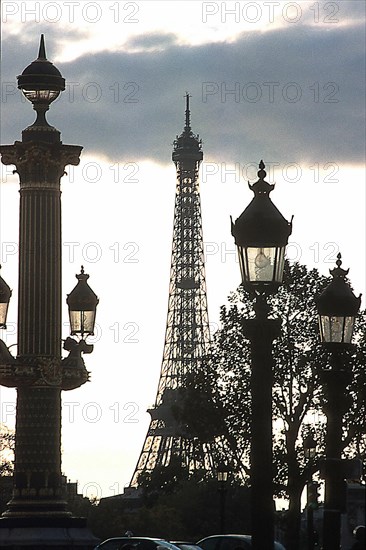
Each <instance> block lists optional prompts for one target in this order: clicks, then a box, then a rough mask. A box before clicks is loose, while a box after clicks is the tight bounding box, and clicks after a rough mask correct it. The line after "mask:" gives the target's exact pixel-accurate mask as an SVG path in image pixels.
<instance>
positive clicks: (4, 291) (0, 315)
mask: <svg viewBox="0 0 366 550" xmlns="http://www.w3.org/2000/svg"><path fill="white" fill-rule="evenodd" d="M0 269H1V265H0ZM10 297H11V290H10V287H9V285H8V284H7V283H6V282H5V281H4V279H3V278H2V277H1V276H0V328H6V317H7V315H8V307H9V302H10Z"/></svg>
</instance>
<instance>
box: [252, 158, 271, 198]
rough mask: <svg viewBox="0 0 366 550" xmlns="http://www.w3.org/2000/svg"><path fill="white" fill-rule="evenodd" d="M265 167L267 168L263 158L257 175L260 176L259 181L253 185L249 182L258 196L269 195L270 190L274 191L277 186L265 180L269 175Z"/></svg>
mask: <svg viewBox="0 0 366 550" xmlns="http://www.w3.org/2000/svg"><path fill="white" fill-rule="evenodd" d="M264 168H265V164H264V162H263V160H261V161H260V163H259V170H258V172H257V176H258V178H259V179H258V181H256V182H255V183H253V185H250V183H249V182H248V185H249V189H250V190H251V191H253V193H254V194H255V196H256V197H257V196H258V195H269V194H270V192H271V191H273V189H274V187H275V186H274V185H271V184H269V183H268V182H266V181H265V180H264V178H265V177H266V175H267V172H266V171H265V169H264Z"/></svg>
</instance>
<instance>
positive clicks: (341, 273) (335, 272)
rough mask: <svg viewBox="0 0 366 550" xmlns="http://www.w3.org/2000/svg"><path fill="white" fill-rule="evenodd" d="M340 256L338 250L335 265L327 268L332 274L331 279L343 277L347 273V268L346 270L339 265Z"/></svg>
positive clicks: (340, 262) (340, 261)
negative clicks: (332, 267)
mask: <svg viewBox="0 0 366 550" xmlns="http://www.w3.org/2000/svg"><path fill="white" fill-rule="evenodd" d="M341 258H342V254H341V253H340V252H338V254H337V261H336V265H337V267H335V268H334V269H330V270H329V273H330V274H331V275H332V277H333V279H338V278H342V279H344V278H345V277H346V275H348V272H349V269H347V270H346V269H342V268H341V265H342V260H341Z"/></svg>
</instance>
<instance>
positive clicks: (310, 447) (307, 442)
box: [303, 433, 316, 460]
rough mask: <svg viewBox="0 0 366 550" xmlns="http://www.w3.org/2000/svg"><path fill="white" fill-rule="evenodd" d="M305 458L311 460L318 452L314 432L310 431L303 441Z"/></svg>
mask: <svg viewBox="0 0 366 550" xmlns="http://www.w3.org/2000/svg"><path fill="white" fill-rule="evenodd" d="M303 447H304V454H305V458H307V459H308V460H311V459H313V458H314V457H315V454H316V441H315V439H314V436H313V434H312V433H309V434H308V435H307V436H306V437H305V439H304V442H303Z"/></svg>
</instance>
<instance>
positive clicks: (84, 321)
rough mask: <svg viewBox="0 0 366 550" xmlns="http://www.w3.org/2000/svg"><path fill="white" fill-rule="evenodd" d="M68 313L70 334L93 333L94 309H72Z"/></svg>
mask: <svg viewBox="0 0 366 550" xmlns="http://www.w3.org/2000/svg"><path fill="white" fill-rule="evenodd" d="M69 315H70V326H71V334H81V335H83V334H94V323H95V311H72V310H70V312H69Z"/></svg>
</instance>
